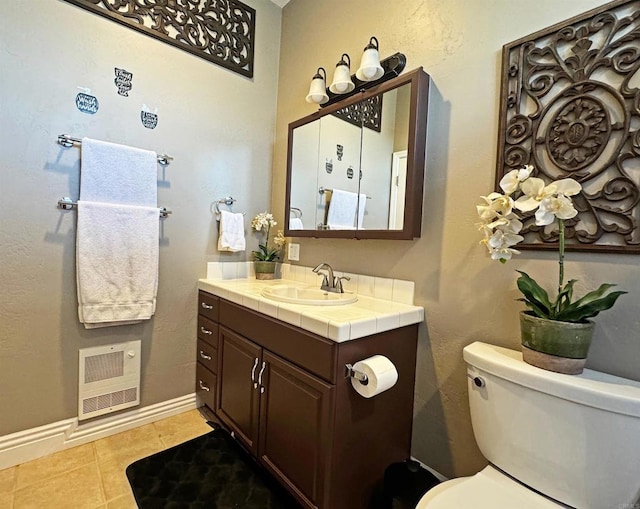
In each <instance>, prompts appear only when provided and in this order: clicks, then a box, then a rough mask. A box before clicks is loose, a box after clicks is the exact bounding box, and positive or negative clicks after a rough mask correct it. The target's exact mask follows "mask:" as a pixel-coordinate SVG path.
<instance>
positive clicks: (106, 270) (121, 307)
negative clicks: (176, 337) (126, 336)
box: [76, 201, 160, 328]
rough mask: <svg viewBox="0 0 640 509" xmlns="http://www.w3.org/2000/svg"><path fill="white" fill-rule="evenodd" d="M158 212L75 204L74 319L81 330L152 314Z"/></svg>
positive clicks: (126, 321) (156, 275)
mask: <svg viewBox="0 0 640 509" xmlns="http://www.w3.org/2000/svg"><path fill="white" fill-rule="evenodd" d="M159 213H160V210H159V209H158V208H156V207H136V206H131V205H116V204H109V203H95V202H87V201H78V230H77V240H76V247H77V250H76V257H77V259H76V268H77V278H78V316H79V318H80V321H81V322H82V323H84V324H85V327H86V328H95V327H107V326H111V325H123V324H125V323H136V321H139V320H144V319H148V318H150V317H151V316H152V315H153V313H154V312H155V305H156V292H157V288H158V257H159V247H158V235H159V228H160V227H159V219H158V218H159Z"/></svg>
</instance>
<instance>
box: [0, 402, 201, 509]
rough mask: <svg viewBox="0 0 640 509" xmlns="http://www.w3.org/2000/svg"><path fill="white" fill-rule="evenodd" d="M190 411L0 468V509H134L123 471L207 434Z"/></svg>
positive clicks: (197, 415) (199, 412) (194, 414)
mask: <svg viewBox="0 0 640 509" xmlns="http://www.w3.org/2000/svg"><path fill="white" fill-rule="evenodd" d="M206 419H207V418H206V416H205V415H204V414H202V413H201V411H200V410H191V411H189V412H184V413H182V414H178V415H175V416H173V417H169V418H167V419H163V420H160V421H156V422H154V423H151V424H146V425H144V426H141V427H139V428H135V429H132V430H129V431H125V432H122V433H118V434H116V435H112V436H110V437H107V438H102V439H100V440H96V441H95V442H91V443H88V444H85V445H80V446H78V447H74V448H72V449H67V450H65V451H60V452H57V453H55V454H52V455H50V456H45V457H43V458H38V459H36V460H33V461H30V462H28V463H23V464H22V465H17V466H15V467H11V468H7V469H4V470H0V509H136V507H137V506H136V503H135V501H134V498H133V494H132V492H131V488H130V487H129V481H128V480H127V476H126V474H125V468H126V467H127V466H128V465H129V464H131V463H133V462H134V461H136V460H138V459H141V458H144V457H146V456H149V455H151V454H154V453H156V452H159V451H162V450H164V449H168V448H169V447H172V446H174V445H177V444H180V443H182V442H185V441H187V440H190V439H192V438H195V437H198V436H200V435H204V434H205V433H208V432H209V431H211V427H210V426H209V425H208V424H207V423H206Z"/></svg>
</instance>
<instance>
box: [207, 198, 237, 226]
mask: <svg viewBox="0 0 640 509" xmlns="http://www.w3.org/2000/svg"><path fill="white" fill-rule="evenodd" d="M235 201H236V199H235V198H234V197H233V196H225V197H224V198H220V199H219V200H217V201H214V202H213V203H212V204H211V205H212V206H213V213H214V215H215V216H216V219H217V220H218V221H220V204H224V205H226V206H227V207H229V209H231V205H233V203H234V202H235Z"/></svg>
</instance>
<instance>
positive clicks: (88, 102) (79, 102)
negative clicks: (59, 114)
mask: <svg viewBox="0 0 640 509" xmlns="http://www.w3.org/2000/svg"><path fill="white" fill-rule="evenodd" d="M76 107H77V108H78V109H79V110H80V111H81V112H82V113H88V114H90V115H93V114H94V113H97V111H98V108H99V107H100V104H99V103H98V98H97V97H96V96H94V95H91V94H86V93H84V92H80V93H79V94H78V95H76Z"/></svg>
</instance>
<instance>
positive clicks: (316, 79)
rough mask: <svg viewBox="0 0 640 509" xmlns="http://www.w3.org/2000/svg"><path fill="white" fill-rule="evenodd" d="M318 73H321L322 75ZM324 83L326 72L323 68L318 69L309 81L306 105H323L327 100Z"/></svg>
mask: <svg viewBox="0 0 640 509" xmlns="http://www.w3.org/2000/svg"><path fill="white" fill-rule="evenodd" d="M320 71H322V74H321V73H320ZM326 82H327V71H325V70H324V67H318V71H317V72H316V73H315V74H314V75H313V78H312V79H311V86H310V87H309V93H308V94H307V98H306V100H307V102H308V103H315V104H324V103H326V102H327V101H328V100H329V96H328V95H327V85H326Z"/></svg>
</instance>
